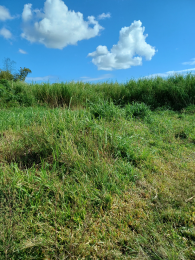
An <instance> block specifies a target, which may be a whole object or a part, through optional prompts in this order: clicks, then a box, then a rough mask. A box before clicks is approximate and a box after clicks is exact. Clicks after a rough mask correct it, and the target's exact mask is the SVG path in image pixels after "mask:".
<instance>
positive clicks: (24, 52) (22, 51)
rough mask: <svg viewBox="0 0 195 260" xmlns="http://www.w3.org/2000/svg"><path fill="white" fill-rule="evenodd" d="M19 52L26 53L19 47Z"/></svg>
mask: <svg viewBox="0 0 195 260" xmlns="http://www.w3.org/2000/svg"><path fill="white" fill-rule="evenodd" d="M19 52H20V53H22V54H27V52H26V51H24V50H22V49H19Z"/></svg>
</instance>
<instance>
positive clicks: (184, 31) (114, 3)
mask: <svg viewBox="0 0 195 260" xmlns="http://www.w3.org/2000/svg"><path fill="white" fill-rule="evenodd" d="M194 12H195V1H194V0H163V1H160V0H158V1H157V0H66V1H62V0H33V1H32V0H18V1H15V0H9V1H7V0H1V2H0V46H1V48H0V50H1V51H0V68H2V67H3V60H4V59H5V58H10V59H11V60H13V61H15V62H16V66H15V67H16V69H19V68H20V67H27V68H29V69H31V70H32V73H31V74H29V76H28V78H27V79H26V81H27V82H31V81H32V80H33V81H37V82H39V81H49V82H62V81H73V80H74V81H89V82H97V81H113V82H115V81H118V82H119V83H121V82H126V81H128V80H130V79H132V78H134V79H138V78H141V77H148V76H149V77H150V76H151V75H154V76H155V75H160V76H169V75H171V74H174V73H183V74H185V73H189V72H192V73H195V45H194V42H195V26H194V25H195V15H194Z"/></svg>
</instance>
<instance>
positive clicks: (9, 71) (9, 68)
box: [0, 58, 32, 81]
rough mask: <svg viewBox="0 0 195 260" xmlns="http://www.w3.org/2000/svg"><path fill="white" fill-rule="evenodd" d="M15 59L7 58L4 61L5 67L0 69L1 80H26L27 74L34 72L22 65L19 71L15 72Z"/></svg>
mask: <svg viewBox="0 0 195 260" xmlns="http://www.w3.org/2000/svg"><path fill="white" fill-rule="evenodd" d="M15 63H16V62H15V61H12V60H11V59H10V58H6V59H4V61H3V69H0V80H1V79H5V80H10V81H25V79H26V77H27V75H28V74H29V73H32V71H31V70H30V69H29V68H26V67H24V68H22V67H20V69H19V71H18V72H16V73H14V70H15V69H14V66H15Z"/></svg>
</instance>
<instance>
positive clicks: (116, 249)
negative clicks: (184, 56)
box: [0, 76, 195, 260]
mask: <svg viewBox="0 0 195 260" xmlns="http://www.w3.org/2000/svg"><path fill="white" fill-rule="evenodd" d="M177 79H179V80H178V82H179V83H178V82H176V80H177ZM156 80H157V79H156ZM174 80H175V81H174ZM158 81H159V82H161V83H162V84H165V83H166V84H165V85H164V90H163V86H161V90H163V91H164V92H166V91H165V89H166V87H168V83H169V84H170V85H171V84H172V83H171V82H173V83H174V84H176V83H178V84H179V85H180V88H182V84H181V82H184V81H185V82H187V83H186V85H185V84H184V86H183V89H184V90H183V91H184V92H185V93H187V89H188V91H189V89H190V88H191V91H192V89H193V88H195V86H194V85H193V84H194V83H193V82H195V81H194V78H193V77H192V76H188V78H187V79H185V78H179V76H178V77H176V78H172V79H169V81H168V80H167V81H166V80H163V79H160V78H158ZM140 82H141V81H140ZM140 82H139V81H138V82H137V83H136V82H135V81H131V82H129V83H127V84H126V85H125V84H124V85H119V84H117V83H116V84H114V83H113V84H107V83H104V84H99V85H90V84H84V83H70V84H68V83H64V84H57V85H49V84H43V85H36V84H35V85H30V86H29V85H21V88H23V90H22V91H21V92H20V93H21V95H22V94H23V93H24V92H25V93H27V97H28V98H30V99H31V100H32V104H31V105H25V104H27V103H19V102H15V103H13V102H12V103H10V100H8V99H7V101H6V95H5V93H4V96H2V100H3V102H4V104H5V106H4V107H3V105H2V109H1V110H0V209H1V214H0V259H14V260H15V259H36V260H39V259H45V260H46V259H60V260H61V259H138V260H139V259H152V260H157V259H168V260H169V259H170V260H177V259H181V260H183V259H186V260H191V259H192V260H193V259H195V197H194V196H195V185H194V183H195V114H194V113H195V106H194V99H195V96H194V94H193V95H191V96H190V100H189V97H188V99H187V98H186V99H185V98H184V96H185V95H184V94H182V95H181V93H180V92H179V93H180V95H178V96H177V95H176V94H174V95H173V93H172V94H170V93H169V95H168V96H167V98H166V100H169V102H170V103H169V102H168V101H167V102H164V101H162V102H161V103H159V102H160V101H158V99H157V98H156V99H155V100H156V101H155V102H156V103H155V102H153V103H152V101H151V100H152V99H151V97H152V95H153V96H155V97H157V94H156V93H157V92H158V91H160V90H159V89H160V85H159V86H156V89H155V85H152V84H153V83H152V82H153V81H152V80H148V81H145V80H143V82H142V83H140ZM185 82H184V83H185ZM189 82H191V83H193V84H191V83H189ZM8 84H10V83H8ZM17 84H18V85H14V84H13V86H11V84H10V88H11V90H8V92H9V91H11V92H12V93H15V92H14V91H15V90H14V89H15V88H16V86H19V83H17ZM134 84H137V85H136V86H134ZM190 84H191V85H190ZM130 85H131V88H130ZM165 86H166V87H165ZM187 86H188V87H187ZM189 86H190V87H189ZM65 87H66V88H65ZM2 88H5V87H2ZM55 88H56V89H55ZM126 88H128V91H129V92H128V93H130V92H131V97H132V96H133V95H134V98H131V99H130V98H129V99H128V98H127V97H128V95H127V94H126V96H124V95H123V94H124V91H126V90H125V89H126ZM136 88H137V90H136ZM170 88H171V87H170ZM64 89H66V91H65V90H64ZM112 89H113V91H112ZM63 91H64V92H63ZM136 91H137V92H136ZM147 91H148V93H149V94H148V95H146V93H147ZM63 93H64V94H63ZM67 93H69V94H67ZM121 93H123V94H121ZM125 93H126V92H125ZM132 93H134V94H132ZM135 93H137V94H136V95H137V99H136V98H135ZM138 93H139V95H138ZM188 93H190V92H188ZM191 93H192V92H191ZM14 95H17V94H14ZM122 95H123V96H122ZM129 95H130V94H129ZM171 95H172V97H175V101H174V100H173V101H174V102H172V103H171V101H170V100H171V98H170V96H171ZM186 95H187V94H186ZM59 97H61V99H60V98H59ZM79 97H80V99H79ZM129 97H130V96H129ZM144 97H145V99H146V100H144ZM179 97H180V98H181V99H180V100H179ZM0 98H1V97H0ZM128 100H129V101H128ZM162 100H163V99H162ZM182 100H185V102H184V101H182ZM187 100H188V103H187ZM163 102H164V103H163ZM182 102H183V103H182ZM157 104H159V105H157ZM168 108H169V109H168Z"/></svg>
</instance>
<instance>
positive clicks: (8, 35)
mask: <svg viewBox="0 0 195 260" xmlns="http://www.w3.org/2000/svg"><path fill="white" fill-rule="evenodd" d="M0 35H1V36H3V37H4V38H5V39H11V38H12V33H11V32H10V31H9V30H7V29H6V28H2V29H1V30H0Z"/></svg>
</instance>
